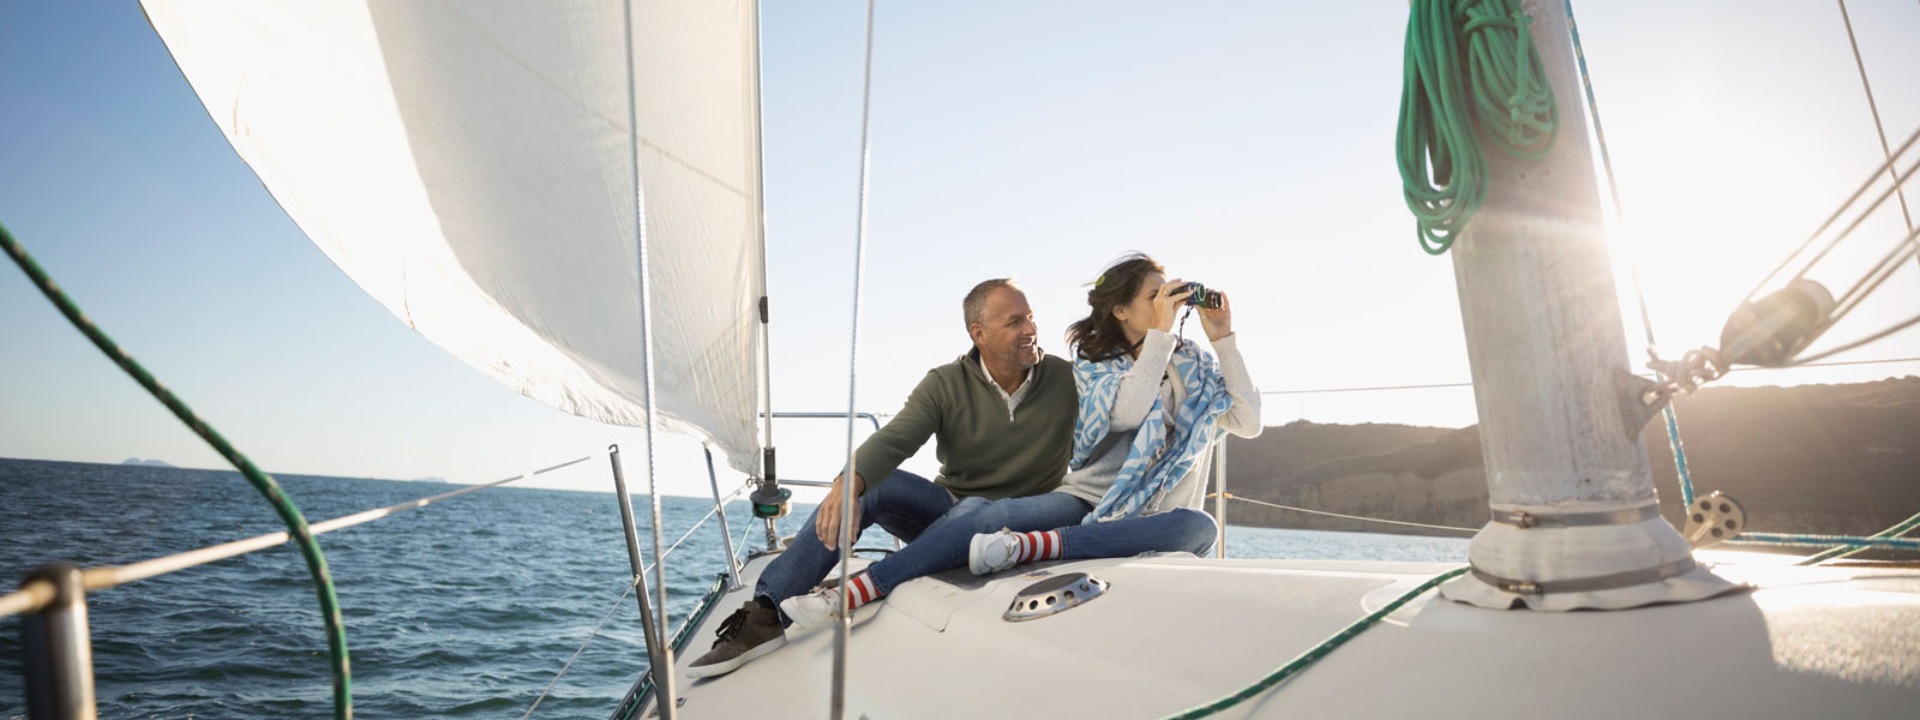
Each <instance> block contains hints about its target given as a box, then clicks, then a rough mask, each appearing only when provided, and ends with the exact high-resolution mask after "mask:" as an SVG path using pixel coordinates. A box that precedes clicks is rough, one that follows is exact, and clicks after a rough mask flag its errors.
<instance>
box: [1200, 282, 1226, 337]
mask: <svg viewBox="0 0 1920 720" xmlns="http://www.w3.org/2000/svg"><path fill="white" fill-rule="evenodd" d="M1200 327H1202V328H1205V329H1206V331H1207V342H1213V341H1215V340H1219V339H1220V338H1223V337H1226V336H1228V335H1232V334H1233V301H1232V300H1230V299H1228V298H1227V294H1226V293H1220V307H1217V308H1209V307H1202V308H1200Z"/></svg>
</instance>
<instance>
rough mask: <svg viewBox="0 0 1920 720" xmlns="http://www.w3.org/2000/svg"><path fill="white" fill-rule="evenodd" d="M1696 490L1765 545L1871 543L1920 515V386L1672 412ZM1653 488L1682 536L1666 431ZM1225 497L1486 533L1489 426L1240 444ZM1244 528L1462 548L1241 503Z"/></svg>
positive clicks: (1283, 435) (1655, 449)
mask: <svg viewBox="0 0 1920 720" xmlns="http://www.w3.org/2000/svg"><path fill="white" fill-rule="evenodd" d="M1674 408H1675V410H1676V412H1677V414H1678V416H1679V420H1680V435H1681V438H1682V439H1683V440H1684V441H1685V448H1686V452H1687V459H1688V465H1689V466H1690V467H1691V469H1692V472H1691V474H1692V476H1693V483H1694V489H1695V491H1696V492H1698V493H1701V494H1706V493H1710V492H1713V491H1715V490H1719V491H1724V492H1726V493H1728V494H1729V495H1732V496H1734V497H1735V498H1736V499H1738V500H1740V501H1741V502H1742V503H1744V504H1745V506H1746V509H1747V514H1748V517H1749V519H1750V522H1751V524H1752V526H1753V528H1754V529H1755V530H1756V531H1767V532H1812V533H1836V534H1843V533H1872V532H1877V531H1880V530H1882V529H1885V528H1887V527H1888V526H1890V525H1892V524H1894V523H1897V522H1899V521H1900V520H1902V519H1904V518H1906V517H1908V516H1910V515H1912V514H1914V513H1915V512H1920V483H1914V482H1913V479H1914V478H1915V477H1920V377H1905V378H1898V379H1890V380H1881V381H1877V382H1869V383H1856V384H1845V385H1801V386H1796V387H1756V388H1739V387H1719V388H1707V389H1705V390H1702V391H1700V392H1699V393H1697V394H1695V395H1694V396H1692V397H1687V398H1680V399H1678V400H1677V401H1675V403H1674ZM1642 436H1643V438H1644V440H1645V442H1646V446H1647V455H1648V464H1649V466H1650V469H1651V470H1652V471H1653V478H1654V488H1655V490H1656V491H1657V492H1658V493H1659V496H1660V506H1661V509H1662V511H1663V512H1664V514H1665V515H1666V516H1667V519H1668V521H1669V522H1673V523H1674V524H1675V525H1676V527H1677V526H1679V525H1680V524H1682V521H1683V516H1682V515H1681V512H1680V507H1679V501H1678V500H1677V498H1678V497H1679V494H1680V493H1679V489H1678V480H1677V478H1676V477H1675V471H1674V464H1673V453H1672V450H1671V449H1670V448H1669V444H1668V441H1667V433H1666V428H1665V426H1664V425H1663V424H1662V423H1659V422H1652V423H1649V424H1648V427H1647V428H1646V429H1645V430H1644V431H1643V432H1642ZM1227 491H1228V492H1230V493H1232V494H1234V495H1236V496H1240V497H1244V498H1248V499H1252V500H1260V501H1265V502H1269V503H1275V504H1281V505H1290V506H1293V507H1300V508H1307V509H1311V510H1320V511H1324V512H1333V513H1341V514H1346V515H1355V516H1362V517H1369V518H1381V519H1391V520H1401V521H1407V522H1416V523H1429V524H1435V525H1446V526H1452V527H1467V528H1478V527H1480V526H1481V525H1484V524H1486V522H1487V517H1488V510H1487V483H1486V466H1485V464H1484V463H1483V461H1482V459H1481V456H1480V430H1479V427H1478V426H1473V427H1466V428H1460V429H1452V428H1435V427H1414V426H1409V425H1381V424H1363V425H1329V424H1319V423H1313V422H1308V421H1296V422H1293V423H1289V424H1287V425H1280V426H1274V427H1268V428H1267V429H1266V431H1265V432H1263V433H1262V434H1261V435H1260V437H1257V438H1253V439H1251V440H1244V439H1241V438H1237V437H1236V438H1229V439H1228V443H1227ZM1227 522H1228V523H1229V524H1233V525H1254V526H1260V527H1276V528H1296V529H1305V530H1344V531H1357V532H1385V533H1406V534H1417V535H1418V534H1437V535H1447V536H1454V537H1457V536H1459V535H1460V533H1455V532H1431V533H1430V532H1427V531H1424V530H1420V529H1417V528H1415V529H1409V528H1405V527H1396V526H1392V525H1383V524H1379V523H1370V522H1360V521H1354V520H1343V519H1339V518H1330V517H1325V516H1316V515H1310V514H1305V513H1300V512H1295V511H1291V510H1281V509H1277V508H1270V507H1262V506H1258V505H1253V504H1251V503H1235V504H1232V505H1230V506H1228V508H1227Z"/></svg>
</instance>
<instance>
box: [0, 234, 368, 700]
mask: <svg viewBox="0 0 1920 720" xmlns="http://www.w3.org/2000/svg"><path fill="white" fill-rule="evenodd" d="M0 246H3V247H5V248H6V251H7V255H9V256H11V257H12V258H13V262H14V264H16V265H19V266H20V269H21V270H22V271H24V272H26V274H27V277H28V278H29V279H31V280H32V281H33V285H34V287H36V288H39V289H40V292H41V293H42V294H44V295H46V296H47V299H48V300H51V301H53V304H54V306H55V307H58V308H60V314H62V315H65V316H66V317H67V321H68V322H71V323H73V326H74V328H76V329H78V330H79V331H80V333H81V334H82V335H86V336H87V339H88V340H91V341H93V345H94V347H97V348H100V352H103V353H106V355H107V357H108V358H109V359H111V360H113V362H114V364H115V365H119V366H120V369H121V370H124V371H126V373H127V375H129V376H131V377H132V378H133V379H134V381H135V382H138V383H140V387H143V388H146V389H147V392H148V393H149V394H152V395H153V397H154V399H156V400H159V401H160V404H162V405H165V406H167V409H168V410H171V411H173V416H174V417H177V418H179V419H180V422H183V423H186V425H187V427H189V428H192V429H193V433H194V434H195V435H199V436H200V439H202V440H205V441H206V442H207V444H208V445H211V446H213V449H214V450H216V451H218V452H219V453H220V455H221V456H222V457H225V458H226V459H227V462H229V463H232V464H233V466H234V468H236V469H238V470H239V471H240V474H241V475H245V476H246V478H247V481H248V482H251V483H253V487H254V488H255V489H257V490H259V491H260V494H261V495H263V496H265V497H266V498H267V502H269V503H271V504H272V505H273V510H274V512H275V513H278V514H279V515H280V520H281V522H284V523H286V526H287V534H288V535H290V536H292V537H293V539H294V542H296V543H298V544H299V545H300V554H301V556H303V557H305V558H306V561H307V572H308V574H310V575H312V576H313V584H314V589H315V591H316V592H317V593H318V594H319V596H320V615H321V618H322V620H324V621H325V623H326V628H327V652H328V653H329V655H330V656H331V658H332V665H333V716H334V717H335V718H338V720H349V719H350V718H352V717H353V683H352V675H351V674H350V673H349V672H348V667H347V631H346V624H345V623H344V622H342V621H341V618H340V599H339V597H337V596H336V595H335V594H334V591H333V577H332V575H331V574H329V573H328V572H327V558H326V556H325V555H324V554H322V553H321V552H320V544H319V543H317V542H314V539H313V533H312V532H311V531H310V530H309V529H308V528H307V518H306V516H305V515H302V514H301V513H300V508H299V506H297V505H295V504H294V503H293V499H292V498H289V497H287V494H286V492H285V491H282V490H281V489H280V484H279V483H277V482H274V480H273V477H272V476H269V475H267V474H266V473H264V472H261V471H260V469H259V468H257V467H254V465H253V461H251V460H248V459H247V456H245V455H242V454H240V451H239V450H236V449H234V447H233V445H231V444H229V443H228V442H227V440H226V438H224V437H221V436H220V433H219V432H216V431H215V430H214V429H213V427H212V426H210V425H208V424H207V423H206V421H204V420H201V419H200V417H199V416H198V415H195V414H194V412H193V410H192V409H191V408H188V407H187V404H186V403H185V402H182V401H181V400H180V398H178V397H175V396H174V394H173V392H172V391H169V390H167V388H166V386H165V385H161V384H160V381H158V380H155V379H154V377H153V374H152V373H149V372H147V370H146V368H144V367H141V366H140V363H138V362H136V361H134V359H133V356H132V355H129V354H127V351H126V350H124V349H122V348H121V347H120V346H119V344H117V343H115V342H114V341H113V338H110V337H107V334H106V333H105V332H104V331H102V330H101V329H100V328H98V327H96V326H95V325H94V324H93V321H92V320H90V319H88V318H87V315H86V313H83V312H81V311H80V307H79V306H78V305H75V304H74V302H73V300H71V299H69V298H68V297H67V295H66V293H64V292H62V291H61V290H60V286H59V285H57V284H55V283H54V282H53V278H51V277H48V276H47V273H46V271H45V270H42V269H41V268H40V264H39V263H37V262H34V259H33V256H32V255H29V254H27V249H26V248H25V247H24V246H22V245H21V244H20V242H19V241H18V240H15V239H14V237H13V234H12V233H10V232H8V231H7V228H6V226H5V225H0Z"/></svg>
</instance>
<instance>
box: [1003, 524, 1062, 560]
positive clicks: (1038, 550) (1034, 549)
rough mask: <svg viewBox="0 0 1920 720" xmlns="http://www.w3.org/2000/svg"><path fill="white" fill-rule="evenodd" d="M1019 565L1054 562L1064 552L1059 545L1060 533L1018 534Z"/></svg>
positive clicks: (1048, 531)
mask: <svg viewBox="0 0 1920 720" xmlns="http://www.w3.org/2000/svg"><path fill="white" fill-rule="evenodd" d="M1019 538H1020V561H1019V562H1018V563H1015V564H1016V565H1017V564H1020V563H1030V562H1033V561H1036V560H1056V559H1059V557H1060V555H1061V554H1062V553H1063V552H1064V549H1063V548H1062V547H1061V545H1060V531H1059V530H1046V531H1043V532H1026V533H1020V535H1019Z"/></svg>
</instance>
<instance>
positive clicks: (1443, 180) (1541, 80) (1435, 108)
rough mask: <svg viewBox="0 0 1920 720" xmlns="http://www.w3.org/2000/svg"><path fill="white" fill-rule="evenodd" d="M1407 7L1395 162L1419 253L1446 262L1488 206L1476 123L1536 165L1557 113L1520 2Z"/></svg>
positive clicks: (1467, 0)
mask: <svg viewBox="0 0 1920 720" xmlns="http://www.w3.org/2000/svg"><path fill="white" fill-rule="evenodd" d="M1411 5H1412V8H1411V10H1410V13H1409V15H1408V17H1407V46H1406V66H1405V67H1406V71H1405V73H1404V76H1403V83H1402V86H1401V90H1400V126H1399V133H1398V143H1397V151H1396V155H1397V157H1398V160H1399V165H1400V181H1401V186H1402V191H1403V193H1404V194H1405V196H1406V200H1407V209H1408V210H1411V211H1413V216H1414V218H1415V220H1416V221H1417V224H1418V228H1419V237H1420V247H1421V248H1422V249H1425V250H1426V251H1427V253H1428V254H1431V255H1440V254H1443V253H1445V252H1446V251H1447V249H1448V248H1451V247H1452V246H1453V240H1454V238H1456V237H1458V236H1459V234H1460V231H1461V230H1463V229H1465V228H1466V225H1467V221H1468V220H1470V219H1472V217H1473V214H1474V212H1475V211H1477V210H1479V209H1480V204H1481V202H1482V201H1484V200H1485V197H1486V190H1487V180H1486V161H1485V159H1484V158H1483V156H1482V155H1481V152H1480V142H1479V140H1478V139H1477V138H1476V137H1475V135H1474V125H1473V124H1474V121H1475V120H1478V121H1479V122H1480V124H1481V126H1483V127H1484V128H1486V130H1487V133H1488V135H1489V136H1490V137H1492V139H1493V140H1494V141H1495V142H1494V144H1495V145H1498V146H1499V147H1500V148H1501V149H1503V150H1505V151H1507V152H1508V153H1510V154H1512V155H1514V156H1515V157H1519V158H1523V159H1537V158H1539V157H1541V156H1543V155H1545V154H1546V152H1547V151H1548V150H1549V149H1551V148H1552V147H1553V140H1554V137H1555V135H1556V134H1557V131H1558V129H1559V111H1558V109H1557V108H1556V107H1555V106H1554V102H1553V93H1552V91H1551V89H1550V88H1549V87H1548V86H1547V82H1546V78H1545V74H1546V73H1545V70H1544V69H1543V68H1542V67H1541V65H1540V53H1539V52H1538V51H1537V50H1536V49H1535V47H1534V44H1533V41H1532V35H1531V32H1530V30H1529V29H1528V26H1529V25H1530V24H1531V23H1532V19H1531V18H1529V17H1527V15H1526V14H1525V13H1524V12H1522V11H1521V10H1520V8H1519V3H1517V2H1514V0H1412V2H1411ZM1469 98H1471V100H1470V101H1469Z"/></svg>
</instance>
